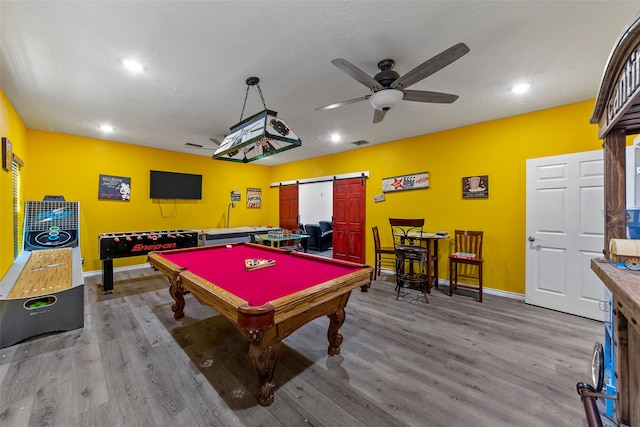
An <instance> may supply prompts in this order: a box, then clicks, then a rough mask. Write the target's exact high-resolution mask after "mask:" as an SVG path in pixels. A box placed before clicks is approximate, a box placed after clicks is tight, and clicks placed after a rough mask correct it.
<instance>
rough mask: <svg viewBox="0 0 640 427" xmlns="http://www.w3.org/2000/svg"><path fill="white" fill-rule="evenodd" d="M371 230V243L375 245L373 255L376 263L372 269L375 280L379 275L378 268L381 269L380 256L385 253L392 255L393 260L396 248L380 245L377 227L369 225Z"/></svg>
mask: <svg viewBox="0 0 640 427" xmlns="http://www.w3.org/2000/svg"><path fill="white" fill-rule="evenodd" d="M371 230H372V231H373V244H374V247H375V256H376V264H375V268H374V269H373V280H376V279H377V278H378V276H379V275H380V270H381V269H382V257H383V256H385V255H393V257H394V262H395V256H396V250H395V248H394V247H393V246H381V245H380V233H379V232H378V227H377V226H376V227H371Z"/></svg>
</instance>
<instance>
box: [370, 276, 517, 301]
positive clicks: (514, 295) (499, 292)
mask: <svg viewBox="0 0 640 427" xmlns="http://www.w3.org/2000/svg"><path fill="white" fill-rule="evenodd" d="M380 272H381V273H385V274H390V275H392V276H393V275H394V274H396V272H395V271H393V270H388V269H386V268H382V269H380ZM438 283H439V284H441V285H446V286H449V281H448V280H444V279H438ZM460 283H462V282H460ZM482 292H483V293H485V294H489V295H496V296H499V297H503V298H511V299H516V300H520V301H524V294H518V293H515V292H509V291H502V290H500V289H493V288H488V287H486V286H483V287H482Z"/></svg>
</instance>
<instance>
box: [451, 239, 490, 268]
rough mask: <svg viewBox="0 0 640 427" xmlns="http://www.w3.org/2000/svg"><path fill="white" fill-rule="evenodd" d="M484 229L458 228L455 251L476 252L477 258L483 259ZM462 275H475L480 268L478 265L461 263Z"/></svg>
mask: <svg viewBox="0 0 640 427" xmlns="http://www.w3.org/2000/svg"><path fill="white" fill-rule="evenodd" d="M482 237H483V232H482V231H470V230H456V231H455V233H454V240H455V252H467V253H472V254H476V258H475V259H476V260H482ZM458 268H459V269H460V276H465V277H469V276H474V275H475V274H476V271H477V269H478V266H477V265H473V264H461V265H460V266H459V267H458Z"/></svg>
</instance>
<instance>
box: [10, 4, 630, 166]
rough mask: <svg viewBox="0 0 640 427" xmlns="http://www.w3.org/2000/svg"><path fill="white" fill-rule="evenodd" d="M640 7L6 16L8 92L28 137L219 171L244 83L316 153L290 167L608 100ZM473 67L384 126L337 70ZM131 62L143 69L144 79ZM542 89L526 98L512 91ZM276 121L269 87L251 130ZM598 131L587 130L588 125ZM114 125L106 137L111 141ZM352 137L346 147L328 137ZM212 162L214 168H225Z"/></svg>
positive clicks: (105, 7)
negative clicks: (217, 151)
mask: <svg viewBox="0 0 640 427" xmlns="http://www.w3.org/2000/svg"><path fill="white" fill-rule="evenodd" d="M638 6H639V4H638V2H636V1H624V2H622V1H563V2H561V1H410V2H405V1H357V2H346V1H201V2H185V1H162V2H160V1H157V2H153V1H151V2H140V1H135V2H134V1H99V2H96V1H55V2H33V1H6V0H3V1H0V21H1V22H0V24H1V25H0V27H1V34H0V35H1V38H0V48H1V53H2V56H1V61H2V62H1V68H0V84H1V86H2V89H3V90H4V91H5V93H6V94H7V96H8V98H9V100H10V101H11V103H12V105H13V106H14V107H15V109H16V110H17V112H18V114H19V115H20V117H21V118H22V120H23V121H24V123H25V125H26V126H27V127H28V128H30V129H38V130H46V131H52V132H61V133H67V134H73V135H80V136H86V137H91V138H98V139H105V140H111V141H118V142H124V143H128V144H136V145H143V146H151V147H157V148H161V149H166V150H173V151H181V152H188V153H193V154H199V155H204V156H210V155H211V154H212V152H213V151H212V150H203V149H189V148H186V147H185V143H187V142H190V143H194V144H200V145H204V146H206V147H208V148H215V146H214V145H213V144H212V143H211V142H210V140H209V138H210V137H214V138H217V139H222V138H223V137H224V135H226V134H227V133H228V131H229V128H230V127H231V126H232V125H234V124H236V123H237V122H238V121H239V120H240V113H241V110H242V104H243V101H244V97H245V90H246V87H247V86H246V84H245V80H246V78H247V77H249V76H258V77H259V78H260V87H261V89H262V92H263V94H264V99H265V101H266V105H267V107H268V108H269V109H271V110H275V111H277V112H278V117H279V118H281V119H283V120H285V121H286V123H287V125H288V126H289V127H290V128H291V129H292V130H293V131H294V132H295V133H296V134H297V135H298V137H300V138H301V139H302V147H300V148H296V149H293V150H290V151H287V152H284V153H280V154H277V155H274V156H272V157H268V158H265V159H262V160H259V161H257V163H258V164H263V165H276V164H281V163H286V162H290V161H294V160H300V159H307V158H312V157H318V156H322V155H326V154H331V153H336V152H340V151H345V150H354V149H358V147H357V146H356V145H353V144H351V142H352V141H358V140H366V141H369V142H370V143H371V144H380V143H384V142H389V141H394V140H398V139H402V138H408V137H412V136H416V135H422V134H428V133H433V132H438V131H442V130H446V129H452V128H456V127H461V126H466V125H470V124H473V123H479V122H484V121H488V120H493V119H497V118H501V117H508V116H513V115H517V114H522V113H526V112H530V111H535V110H541V109H545V108H549V107H554V106H558V105H563V104H569V103H573V102H578V101H583V100H588V99H593V98H595V97H596V94H597V90H598V86H599V83H600V78H601V76H602V72H603V70H604V65H605V63H606V60H607V58H608V56H609V53H610V52H611V50H612V48H613V44H614V43H615V41H616V40H617V38H618V36H619V35H620V34H621V32H622V31H623V30H624V29H625V27H626V25H627V24H628V23H629V22H630V21H631V19H632V18H633V17H634V16H635V14H636V12H637V9H638ZM458 42H464V43H466V44H467V45H468V46H469V48H470V49H471V52H470V53H468V54H467V55H465V56H464V57H462V58H461V59H459V60H458V61H456V62H454V63H453V64H451V65H449V66H448V67H446V68H444V69H443V70H441V71H439V72H437V73H436V74H434V75H432V76H430V77H428V78H426V79H424V80H422V81H421V82H419V83H417V84H415V85H413V86H411V89H416V90H430V91H438V92H447V93H453V94H457V95H459V96H460V98H459V99H458V100H457V101H456V102H455V103H453V104H449V105H447V104H426V103H418V102H411V101H402V102H400V104H399V105H398V106H396V107H395V108H394V109H392V110H391V111H389V112H388V113H387V115H386V117H385V119H384V120H383V121H382V122H381V123H377V124H373V123H372V118H373V107H372V106H371V105H370V104H369V103H368V101H364V102H360V103H355V104H351V105H347V106H343V107H341V108H338V109H334V110H327V111H316V110H315V108H316V107H320V106H323V105H326V104H330V103H333V102H338V101H344V100H347V99H351V98H357V97H361V96H365V95H367V94H368V93H369V90H368V89H367V88H366V87H364V86H363V85H362V84H360V83H358V82H357V81H355V80H353V79H351V78H350V77H349V76H347V75H346V74H345V73H343V72H342V71H340V70H339V69H338V68H336V67H335V66H333V65H332V64H331V60H332V59H335V58H344V59H346V60H348V61H349V62H351V63H352V64H354V65H356V66H357V67H359V68H360V69H362V70H363V71H365V72H367V73H368V74H370V75H371V76H373V75H374V74H376V73H377V72H378V69H377V67H376V64H377V63H378V62H379V61H380V60H382V59H385V58H392V59H394V60H395V61H396V67H395V70H396V71H398V72H399V73H400V75H403V74H405V73H406V72H407V71H409V70H411V69H412V68H414V67H415V66H417V65H419V64H421V63H422V62H424V61H426V60H427V59H429V58H431V57H432V56H434V55H436V54H438V53H440V52H441V51H443V50H444V49H447V48H449V47H450V46H452V45H454V44H456V43H458ZM125 58H135V59H137V60H138V61H140V62H141V63H142V64H143V65H144V67H145V70H144V72H143V73H141V74H136V75H134V74H131V73H130V72H128V71H127V70H126V69H125V68H124V67H123V66H122V64H121V61H122V60H123V59H125ZM523 81H526V82H529V83H530V84H531V90H530V92H529V93H528V94H526V95H524V96H522V95H520V96H516V95H514V94H512V93H511V92H510V89H511V87H512V86H513V85H514V84H516V83H518V82H523ZM261 110H263V106H262V102H261V101H260V97H259V95H258V91H257V90H256V88H252V89H251V90H250V92H249V97H248V100H247V106H246V110H245V115H244V118H246V117H248V116H250V115H252V114H255V113H257V112H259V111H261ZM584 120H585V121H588V120H589V117H585V118H584ZM106 122H108V123H110V124H111V125H112V126H114V127H115V132H113V133H111V134H109V135H104V134H103V133H102V132H101V131H100V130H99V129H98V126H99V125H100V124H102V123H106ZM334 132H339V133H340V134H342V137H343V139H342V142H340V143H334V142H331V141H330V139H329V136H330V135H331V134H332V133H334ZM212 161H213V160H212Z"/></svg>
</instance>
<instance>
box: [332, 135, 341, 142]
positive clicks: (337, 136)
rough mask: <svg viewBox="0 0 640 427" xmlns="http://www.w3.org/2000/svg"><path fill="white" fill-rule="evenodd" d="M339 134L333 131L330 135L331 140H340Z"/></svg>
mask: <svg viewBox="0 0 640 427" xmlns="http://www.w3.org/2000/svg"><path fill="white" fill-rule="evenodd" d="M340 139H341V138H340V134H337V133H334V134H333V135H331V141H333V142H340Z"/></svg>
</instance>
